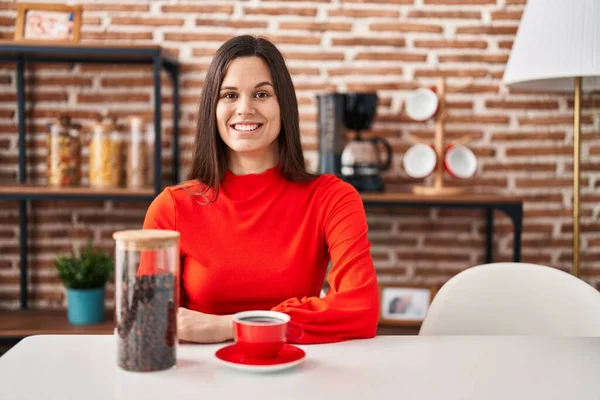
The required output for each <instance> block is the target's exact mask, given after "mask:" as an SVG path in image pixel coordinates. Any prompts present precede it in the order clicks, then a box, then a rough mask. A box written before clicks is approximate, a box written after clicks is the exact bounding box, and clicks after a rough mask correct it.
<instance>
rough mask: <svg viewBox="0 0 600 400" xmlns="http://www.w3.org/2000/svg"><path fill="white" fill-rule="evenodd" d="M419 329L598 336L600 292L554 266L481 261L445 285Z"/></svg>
mask: <svg viewBox="0 0 600 400" xmlns="http://www.w3.org/2000/svg"><path fill="white" fill-rule="evenodd" d="M419 335H540V336H600V292H598V291H597V290H596V289H594V288H593V287H592V286H590V285H589V284H587V283H586V282H584V281H582V280H580V279H578V278H576V277H574V276H572V275H570V274H568V273H566V272H563V271H561V270H558V269H555V268H551V267H546V266H542V265H536V264H526V263H511V262H506V263H493V264H484V265H479V266H476V267H473V268H469V269H467V270H465V271H462V272H460V273H458V274H457V275H455V276H454V277H452V278H451V279H450V280H449V281H448V282H446V284H444V285H443V286H442V288H441V289H440V290H439V291H438V293H437V294H436V296H435V298H434V299H433V302H432V303H431V306H430V307H429V310H428V312H427V315H426V316H425V320H424V321H423V324H422V325H421V330H420V332H419Z"/></svg>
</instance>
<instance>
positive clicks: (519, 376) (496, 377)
mask: <svg viewBox="0 0 600 400" xmlns="http://www.w3.org/2000/svg"><path fill="white" fill-rule="evenodd" d="M222 346H223V344H220V345H194V344H189V345H179V347H178V350H177V351H178V353H177V354H178V362H177V366H176V367H175V368H172V369H169V370H166V371H161V372H150V373H139V372H127V371H123V370H121V369H120V368H119V367H117V364H116V339H115V337H114V336H112V335H69V336H66V335H43V336H32V337H29V338H26V339H24V340H22V341H21V342H19V343H18V344H17V345H16V346H15V347H13V348H12V349H10V350H9V351H8V352H7V353H6V354H5V355H4V356H2V357H0V398H1V399H2V400H20V399H28V400H34V399H35V400H37V399H48V400H54V399H56V400H66V399H77V400H80V399H86V400H95V399H102V400H107V399H119V400H120V399H126V400H136V399H139V400H152V399H174V400H175V399H176V400H180V399H194V400H206V399H209V400H221V399H261V400H268V399H311V400H312V399H327V400H342V399H369V400H370V399H398V400H408V399H436V400H437V399H441V400H450V399H474V400H475V399H476V400H494V399H502V400H515V399H527V400H535V399H540V400H542V399H543V400H548V399H561V400H571V399H573V400H575V399H577V400H582V399H594V400H597V399H600V338H565V337H563V338H559V337H555V338H552V337H517V336H504V337H502V336H379V337H377V338H375V339H368V340H353V341H348V342H342V343H335V344H326V345H311V346H300V347H302V348H303V349H304V350H305V351H306V354H307V359H306V360H305V361H304V362H303V363H302V364H300V365H298V366H296V367H295V368H293V369H290V370H286V371H280V372H275V373H268V374H265V373H248V372H241V371H237V370H232V369H230V368H228V367H227V366H223V365H221V364H219V363H218V361H216V360H215V358H214V353H215V351H216V350H217V349H219V348H220V347H222Z"/></svg>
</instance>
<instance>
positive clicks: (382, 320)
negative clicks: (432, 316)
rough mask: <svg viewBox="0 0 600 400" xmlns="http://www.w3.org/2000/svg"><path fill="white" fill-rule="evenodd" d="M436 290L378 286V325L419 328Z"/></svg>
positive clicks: (434, 287) (431, 288)
mask: <svg viewBox="0 0 600 400" xmlns="http://www.w3.org/2000/svg"><path fill="white" fill-rule="evenodd" d="M437 290H438V288H437V287H436V286H434V285H416V284H402V283H381V284H379V324H380V325H388V326H405V327H419V326H421V323H422V322H423V320H424V319H425V315H426V314H427V311H428V310H429V306H430V305H431V302H432V301H433V298H434V297H435V295H436V293H437Z"/></svg>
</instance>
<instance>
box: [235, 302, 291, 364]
mask: <svg viewBox="0 0 600 400" xmlns="http://www.w3.org/2000/svg"><path fill="white" fill-rule="evenodd" d="M232 321H233V339H234V340H235V342H236V346H238V347H239V349H240V350H241V351H242V353H243V354H244V355H245V356H247V357H249V358H259V359H260V358H263V359H264V358H275V357H276V356H277V354H278V353H279V352H280V351H281V349H282V348H283V345H284V343H286V342H287V340H288V338H292V337H296V338H297V337H299V336H300V335H301V333H300V334H295V333H293V331H292V330H291V328H290V326H289V322H290V316H289V315H287V314H284V313H280V312H277V311H262V310H256V311H242V312H239V313H236V314H234V315H233V316H232Z"/></svg>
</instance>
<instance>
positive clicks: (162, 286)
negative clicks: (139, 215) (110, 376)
mask: <svg viewBox="0 0 600 400" xmlns="http://www.w3.org/2000/svg"><path fill="white" fill-rule="evenodd" d="M113 239H114V240H115V242H116V253H115V260H116V263H115V264H116V265H115V272H116V275H115V285H116V288H115V308H116V325H117V329H116V331H115V335H116V340H117V348H118V351H117V352H118V353H117V363H118V365H119V367H121V368H123V369H125V370H128V371H140V372H145V371H158V370H164V369H168V368H170V367H172V366H174V365H175V363H176V344H177V306H178V293H179V232H176V231H169V230H151V229H144V230H127V231H119V232H115V233H114V234H113Z"/></svg>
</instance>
